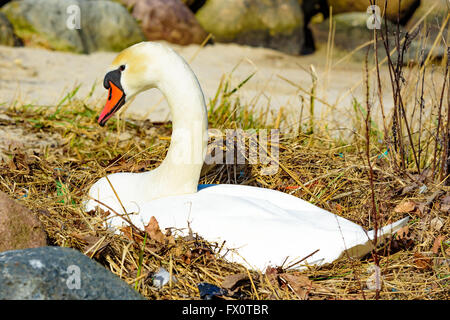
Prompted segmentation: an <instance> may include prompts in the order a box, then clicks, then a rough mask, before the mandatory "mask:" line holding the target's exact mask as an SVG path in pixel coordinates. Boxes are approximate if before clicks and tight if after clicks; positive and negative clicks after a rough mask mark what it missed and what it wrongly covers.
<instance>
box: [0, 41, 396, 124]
mask: <svg viewBox="0 0 450 320" xmlns="http://www.w3.org/2000/svg"><path fill="white" fill-rule="evenodd" d="M170 45H171V44H170ZM171 46H172V47H173V48H174V49H175V50H176V51H177V52H179V53H180V54H181V55H182V56H183V57H184V58H185V59H186V60H187V61H190V62H191V66H192V68H193V70H194V72H195V73H196V74H197V77H198V79H199V81H200V83H201V85H202V88H203V90H204V92H205V96H206V98H207V99H209V98H211V97H214V95H215V92H216V90H217V88H218V85H219V82H220V79H221V77H222V76H223V75H227V76H231V79H232V84H234V85H237V84H238V83H240V82H241V81H243V80H244V79H245V78H247V77H248V76H249V75H250V74H252V73H253V72H255V71H256V74H255V76H254V77H253V78H252V79H251V80H250V81H249V82H248V83H247V84H246V85H244V86H243V87H242V88H241V90H240V91H239V96H240V99H241V101H242V102H244V103H251V104H256V105H257V106H258V107H264V108H266V107H267V106H268V105H269V106H270V108H271V109H273V110H274V114H276V113H277V110H278V109H279V108H280V107H283V108H284V110H285V112H286V114H289V118H290V119H291V120H292V122H295V121H298V117H299V114H300V110H301V102H300V101H301V99H300V95H303V96H304V98H305V100H306V101H309V96H308V95H307V94H305V93H304V92H302V90H301V89H298V88H297V87H295V86H293V85H292V84H289V83H288V82H286V81H285V80H282V79H280V76H282V77H284V78H286V79H289V80H290V81H292V82H293V83H295V84H297V85H298V86H300V87H301V88H302V89H304V90H306V91H308V92H309V91H310V89H311V86H312V80H311V74H310V72H309V70H310V66H311V65H313V66H314V68H315V70H316V72H317V77H318V80H317V85H318V89H317V96H318V98H319V100H320V99H321V100H323V101H326V102H327V103H328V104H329V105H331V106H334V107H330V106H327V105H326V104H322V103H320V101H318V102H317V108H318V109H316V112H315V114H316V116H317V117H320V113H321V111H322V114H325V115H326V116H327V118H328V120H336V121H337V122H338V125H346V124H347V123H346V121H348V117H347V116H348V112H351V111H350V110H352V109H351V101H352V99H353V97H356V98H357V99H358V100H360V101H361V102H362V101H364V93H363V89H362V86H361V84H362V82H361V81H362V79H363V77H364V72H363V64H362V63H361V62H348V61H346V62H343V63H340V64H338V65H337V66H331V67H330V68H328V69H327V59H326V56H327V55H326V51H325V48H322V49H321V50H319V51H318V52H317V53H315V54H314V55H310V56H290V55H286V54H283V53H280V52H277V51H274V50H270V49H264V48H252V47H246V46H239V45H235V44H216V45H212V46H207V47H205V48H199V47H198V46H196V45H191V46H186V47H180V46H176V45H171ZM115 55H116V53H111V52H98V53H94V54H90V55H79V54H71V53H63V52H54V51H48V50H44V49H38V48H28V47H27V48H10V47H4V46H0V103H2V104H3V105H10V104H11V103H14V102H15V101H17V102H19V103H33V104H39V105H55V104H57V103H58V102H59V101H60V100H61V99H62V98H63V97H64V96H65V95H66V94H67V93H68V92H69V91H71V90H72V89H73V88H75V87H76V86H77V85H81V87H80V89H79V91H78V93H77V97H78V98H86V97H87V96H88V93H89V92H90V91H91V89H92V87H93V86H94V85H95V90H94V92H93V95H92V97H91V98H90V100H91V101H92V102H93V103H95V104H96V105H98V107H99V108H100V107H101V105H102V104H103V103H104V101H105V99H106V91H105V89H104V88H103V86H102V80H103V77H104V74H105V70H106V68H107V66H108V64H109V63H110V62H111V61H112V60H113V58H114V57H115ZM337 60H338V59H337V58H335V59H334V60H333V61H331V65H333V64H335V63H336V62H337ZM233 70H234V71H233ZM327 70H328V72H327ZM382 73H383V74H382V76H383V79H384V80H386V81H387V79H388V74H387V71H386V69H383V70H382ZM161 100H162V95H161V94H160V93H159V92H158V91H157V90H150V91H149V92H146V93H144V94H141V95H140V96H138V97H137V98H136V99H135V101H134V102H133V103H132V105H131V106H130V107H129V108H128V109H127V111H126V113H127V116H128V117H135V118H143V117H148V118H150V119H151V120H153V121H164V120H167V119H170V115H169V114H168V108H167V105H166V103H165V101H162V102H161ZM384 101H385V104H386V105H387V106H388V107H389V105H391V104H392V103H391V102H390V101H392V97H391V93H390V91H389V86H388V83H387V82H386V90H385V97H384ZM308 105H309V103H305V110H304V112H303V115H304V117H306V116H307V115H308V110H307V109H308ZM320 110H321V111H320ZM323 112H324V113H323Z"/></svg>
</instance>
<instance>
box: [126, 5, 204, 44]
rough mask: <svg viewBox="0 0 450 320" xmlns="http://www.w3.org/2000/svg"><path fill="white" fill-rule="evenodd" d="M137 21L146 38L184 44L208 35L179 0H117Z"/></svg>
mask: <svg viewBox="0 0 450 320" xmlns="http://www.w3.org/2000/svg"><path fill="white" fill-rule="evenodd" d="M121 2H122V3H124V4H126V5H127V7H128V8H130V10H131V13H132V15H133V17H134V18H135V19H136V20H137V21H139V24H140V26H141V29H142V31H143V32H144V34H145V36H146V38H147V39H148V40H166V41H169V42H172V43H176V44H181V45H188V44H191V43H197V44H200V43H202V42H203V41H204V40H205V38H206V37H207V36H208V34H207V33H206V31H205V30H203V28H202V27H201V26H200V24H199V23H198V21H197V20H196V19H195V16H194V14H193V13H192V12H191V11H190V10H189V8H188V7H186V5H184V4H183V2H181V1H180V0H121Z"/></svg>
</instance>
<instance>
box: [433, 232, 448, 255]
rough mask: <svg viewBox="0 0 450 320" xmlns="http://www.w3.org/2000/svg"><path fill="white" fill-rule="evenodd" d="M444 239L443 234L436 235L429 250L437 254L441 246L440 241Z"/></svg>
mask: <svg viewBox="0 0 450 320" xmlns="http://www.w3.org/2000/svg"><path fill="white" fill-rule="evenodd" d="M444 240H445V237H444V236H443V235H439V236H437V237H436V239H434V243H433V248H431V251H433V253H435V254H437V253H438V252H439V250H440V248H441V243H442V241H444Z"/></svg>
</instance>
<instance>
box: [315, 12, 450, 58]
mask: <svg viewBox="0 0 450 320" xmlns="http://www.w3.org/2000/svg"><path fill="white" fill-rule="evenodd" d="M367 18H368V16H367V14H366V13H364V12H349V13H341V14H336V15H333V21H334V23H335V26H336V30H335V36H334V45H335V46H336V47H337V48H339V49H342V50H346V51H352V50H354V49H356V48H357V47H359V46H361V45H363V44H366V43H368V42H369V41H371V40H373V30H371V29H369V28H368V27H367ZM329 25H330V22H329V20H328V19H327V20H325V21H323V22H322V23H320V24H313V25H312V26H311V27H312V29H313V33H314V37H315V38H316V39H317V40H318V42H321V43H326V42H327V40H328V33H329ZM381 28H382V29H380V33H381V32H383V34H385V29H386V28H387V30H388V39H389V47H390V50H392V49H394V48H395V45H396V40H395V39H396V32H397V25H396V24H394V23H392V22H390V21H389V20H388V21H387V25H386V22H385V21H384V20H383V21H381ZM399 30H400V39H403V37H404V36H405V35H406V30H405V29H404V28H403V27H402V26H399ZM424 31H425V30H423V29H422V32H424ZM433 40H434V39H433ZM379 41H380V42H379V47H378V53H379V57H380V58H384V57H385V56H386V50H385V47H384V45H383V43H382V39H381V35H379ZM431 49H432V42H430V41H429V42H428V43H426V44H425V45H423V43H422V39H421V37H420V36H416V38H415V39H413V41H412V42H411V43H410V46H409V47H408V50H407V51H406V52H405V55H404V58H403V62H404V63H408V62H410V61H415V62H419V63H420V62H421V57H422V59H423V57H424V56H425V57H426V56H428V54H429V53H430V51H431ZM366 50H367V49H366V48H363V49H361V50H359V51H357V52H355V54H354V58H356V59H359V60H363V59H364V58H365V55H366ZM369 50H370V53H371V54H372V53H373V45H371V46H369ZM422 51H423V52H422ZM444 55H445V48H444V47H442V46H437V47H435V48H434V49H433V52H432V58H433V59H441V58H443V57H444ZM392 59H393V60H394V61H397V60H396V59H397V54H394V55H392Z"/></svg>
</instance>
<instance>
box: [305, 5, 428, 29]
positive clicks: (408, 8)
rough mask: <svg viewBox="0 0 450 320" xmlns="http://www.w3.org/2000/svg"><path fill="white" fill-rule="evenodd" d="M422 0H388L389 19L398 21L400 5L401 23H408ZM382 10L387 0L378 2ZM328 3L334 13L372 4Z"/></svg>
mask: <svg viewBox="0 0 450 320" xmlns="http://www.w3.org/2000/svg"><path fill="white" fill-rule="evenodd" d="M303 1H305V0H303ZM306 1H307V0H306ZM420 1H421V0H388V1H387V6H386V16H387V18H388V19H389V20H391V21H394V22H397V20H398V14H399V6H400V23H401V24H406V23H407V22H408V20H409V19H410V18H411V16H412V15H413V14H414V12H415V11H416V9H417V8H418V7H419V6H420ZM376 3H377V5H378V7H379V8H380V10H381V11H384V6H385V3H386V1H385V0H381V1H377V2H376ZM328 5H329V6H331V7H333V14H339V13H345V12H366V11H367V8H368V7H369V5H370V1H368V0H328Z"/></svg>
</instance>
